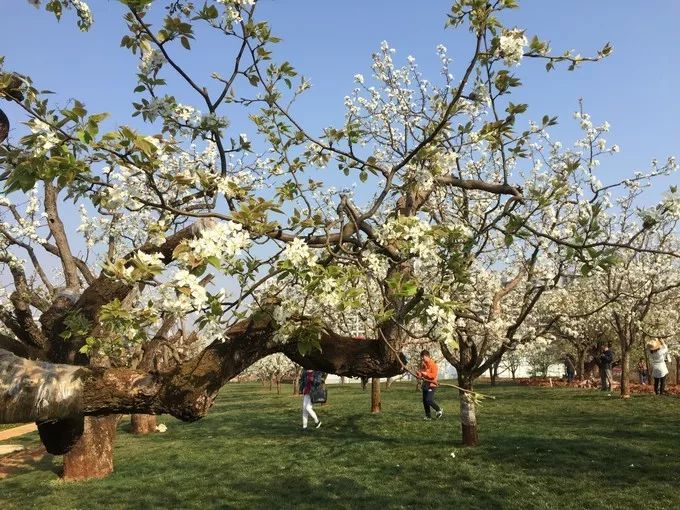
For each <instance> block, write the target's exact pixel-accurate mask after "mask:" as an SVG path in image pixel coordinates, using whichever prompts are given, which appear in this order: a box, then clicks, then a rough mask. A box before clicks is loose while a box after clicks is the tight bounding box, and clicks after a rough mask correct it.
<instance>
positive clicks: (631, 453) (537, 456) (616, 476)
mask: <svg viewBox="0 0 680 510" xmlns="http://www.w3.org/2000/svg"><path fill="white" fill-rule="evenodd" d="M636 439H643V441H642V442H641V443H640V442H636V443H635V445H630V444H629V442H630V441H629V439H628V437H627V435H626V434H619V435H617V434H615V433H614V432H612V431H610V432H609V437H601V438H598V439H596V440H592V439H579V438H573V439H568V438H555V437H536V436H531V435H507V436H501V437H495V438H494V440H493V450H492V452H493V453H491V452H489V454H490V455H492V456H493V460H494V462H496V463H498V464H505V465H507V466H508V469H510V470H515V469H521V470H526V471H527V472H531V473H533V474H534V476H539V477H544V476H548V477H552V478H555V479H566V478H570V479H572V480H573V478H574V477H576V478H584V479H597V480H599V481H602V482H603V483H606V484H611V485H617V486H621V485H629V484H637V483H640V482H641V481H646V482H650V483H651V482H656V481H658V482H661V481H680V475H679V474H678V473H677V470H676V468H675V467H674V466H675V460H674V459H675V457H676V454H673V455H671V454H663V453H660V452H652V451H649V450H648V449H646V448H645V447H644V443H646V442H647V441H649V442H652V441H658V440H659V436H658V434H656V435H653V434H652V435H649V436H647V437H642V438H641V437H640V435H638V436H637V437H636ZM667 444H668V445H669V447H670V448H672V445H674V444H675V443H673V442H669V443H667Z"/></svg>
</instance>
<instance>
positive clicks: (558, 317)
mask: <svg viewBox="0 0 680 510" xmlns="http://www.w3.org/2000/svg"><path fill="white" fill-rule="evenodd" d="M599 283H600V282H598V280H597V278H594V277H592V276H583V275H581V274H580V273H579V274H577V275H574V274H573V273H572V274H571V275H570V276H569V277H565V278H564V279H563V281H562V284H561V285H559V286H557V287H556V288H555V289H553V290H551V291H550V292H548V293H547V294H546V296H545V298H544V300H543V301H542V302H541V303H540V304H539V312H538V313H540V314H541V315H542V317H543V320H553V326H552V329H551V333H552V334H553V335H554V336H555V337H556V338H558V339H560V340H562V341H563V342H564V343H566V345H568V346H569V347H570V350H572V352H574V353H575V354H576V357H575V359H576V367H575V368H576V377H577V378H578V379H584V378H585V377H586V358H587V357H589V356H593V357H595V356H597V354H599V353H598V347H599V346H600V345H601V344H602V343H604V342H606V341H607V340H610V339H612V338H613V331H612V328H611V325H610V323H609V320H608V315H607V312H608V310H607V307H608V305H609V302H608V301H606V300H605V299H604V296H603V295H602V293H601V292H600V290H599V289H598V285H599Z"/></svg>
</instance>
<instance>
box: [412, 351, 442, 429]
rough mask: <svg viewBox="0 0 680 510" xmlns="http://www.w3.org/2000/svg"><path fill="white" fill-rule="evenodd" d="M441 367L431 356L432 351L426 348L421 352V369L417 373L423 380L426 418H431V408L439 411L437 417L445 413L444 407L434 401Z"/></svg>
mask: <svg viewBox="0 0 680 510" xmlns="http://www.w3.org/2000/svg"><path fill="white" fill-rule="evenodd" d="M438 372H439V369H438V367H437V364H436V363H435V362H434V360H433V359H432V358H431V357H430V351H428V350H427V349H424V350H423V351H422V352H421V353H420V370H419V371H418V372H417V373H416V375H417V376H418V377H420V378H421V379H422V380H423V407H424V408H425V419H426V420H431V419H432V416H431V414H430V408H432V409H434V410H435V412H436V413H437V414H436V416H437V418H441V417H442V415H443V414H444V411H442V408H441V407H439V405H437V403H436V402H435V401H434V392H435V390H436V389H437V386H438V384H437V374H438Z"/></svg>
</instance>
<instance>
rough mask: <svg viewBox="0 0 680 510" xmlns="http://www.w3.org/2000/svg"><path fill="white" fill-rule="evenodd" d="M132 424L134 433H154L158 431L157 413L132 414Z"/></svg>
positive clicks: (142, 434)
mask: <svg viewBox="0 0 680 510" xmlns="http://www.w3.org/2000/svg"><path fill="white" fill-rule="evenodd" d="M130 425H131V426H132V429H131V430H132V433H133V434H135V435H136V436H144V435H146V434H153V433H154V432H156V425H157V423H156V415H155V414H133V415H132V416H130Z"/></svg>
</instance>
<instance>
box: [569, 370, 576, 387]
mask: <svg viewBox="0 0 680 510" xmlns="http://www.w3.org/2000/svg"><path fill="white" fill-rule="evenodd" d="M575 375H576V372H575V371H574V369H573V368H567V382H569V383H570V382H572V381H573V380H574V376H575Z"/></svg>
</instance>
